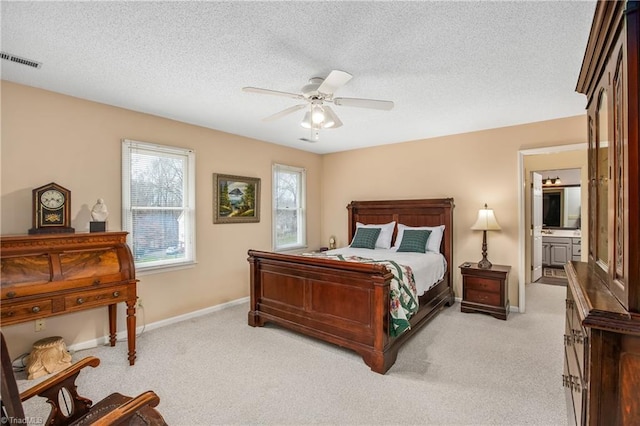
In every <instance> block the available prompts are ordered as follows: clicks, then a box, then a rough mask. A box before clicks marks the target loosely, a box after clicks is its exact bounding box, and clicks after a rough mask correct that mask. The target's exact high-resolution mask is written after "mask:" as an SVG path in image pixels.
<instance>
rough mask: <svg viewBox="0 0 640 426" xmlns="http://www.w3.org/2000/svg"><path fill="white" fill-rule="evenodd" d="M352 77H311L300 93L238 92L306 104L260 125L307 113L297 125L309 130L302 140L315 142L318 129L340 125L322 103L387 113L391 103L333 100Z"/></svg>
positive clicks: (334, 73)
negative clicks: (284, 98)
mask: <svg viewBox="0 0 640 426" xmlns="http://www.w3.org/2000/svg"><path fill="white" fill-rule="evenodd" d="M352 77H353V76H352V75H351V74H349V73H348V72H344V71H339V70H333V71H331V72H330V73H329V75H328V76H327V77H326V78H322V77H313V78H311V79H310V80H309V83H308V84H306V85H305V86H303V87H302V90H301V92H302V93H290V92H281V91H277V90H270V89H261V88H259V87H243V88H242V90H243V91H245V92H251V93H262V94H266V95H276V96H285V97H288V98H293V99H300V100H304V101H306V103H303V104H299V105H294V106H292V107H289V108H287V109H285V110H282V111H280V112H277V113H275V114H273V115H270V116H268V117H266V118H263V119H262V120H263V121H274V120H277V119H278V118H281V117H284V116H285V115H288V114H291V113H294V112H296V111H300V110H301V109H305V108H308V109H307V112H306V113H305V114H304V118H303V119H302V122H301V123H300V125H301V126H302V127H305V128H307V129H311V135H312V140H309V139H302V140H305V141H309V142H315V141H317V140H318V139H319V131H320V129H335V128H337V127H340V126H342V121H340V119H339V118H338V116H337V115H336V114H335V113H334V112H333V109H331V108H330V107H329V105H326V103H333V104H334V105H338V106H353V107H359V108H372V109H380V110H386V111H388V110H390V109H392V108H393V102H392V101H381V100H377V99H361V98H336V97H334V96H333V94H334V93H335V91H336V90H338V89H339V88H340V87H342V86H344V85H345V84H346V83H347V82H348V81H349V80H351V78H352Z"/></svg>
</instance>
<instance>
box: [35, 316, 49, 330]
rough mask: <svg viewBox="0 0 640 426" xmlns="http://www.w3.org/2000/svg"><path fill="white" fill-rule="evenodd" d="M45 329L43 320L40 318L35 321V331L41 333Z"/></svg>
mask: <svg viewBox="0 0 640 426" xmlns="http://www.w3.org/2000/svg"><path fill="white" fill-rule="evenodd" d="M45 328H47V325H46V323H45V321H44V318H40V319H37V320H36V331H42V330H44V329H45Z"/></svg>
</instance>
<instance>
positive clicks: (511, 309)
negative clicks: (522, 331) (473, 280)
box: [454, 297, 520, 312]
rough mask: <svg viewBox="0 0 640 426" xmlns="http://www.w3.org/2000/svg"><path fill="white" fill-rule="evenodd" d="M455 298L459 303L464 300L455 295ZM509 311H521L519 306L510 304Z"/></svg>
mask: <svg viewBox="0 0 640 426" xmlns="http://www.w3.org/2000/svg"><path fill="white" fill-rule="evenodd" d="M454 299H455V301H456V302H457V303H460V302H462V297H455V298H454ZM509 312H520V308H518V307H517V306H509Z"/></svg>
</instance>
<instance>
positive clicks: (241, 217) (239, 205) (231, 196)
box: [213, 173, 260, 223]
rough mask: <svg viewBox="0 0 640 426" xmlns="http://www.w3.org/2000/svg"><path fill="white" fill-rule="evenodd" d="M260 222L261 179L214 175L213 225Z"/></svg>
mask: <svg viewBox="0 0 640 426" xmlns="http://www.w3.org/2000/svg"><path fill="white" fill-rule="evenodd" d="M247 222H260V179H259V178H252V177H244V176H233V175H223V174H219V173H214V174H213V223H247Z"/></svg>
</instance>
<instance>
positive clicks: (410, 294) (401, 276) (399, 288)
mask: <svg viewBox="0 0 640 426" xmlns="http://www.w3.org/2000/svg"><path fill="white" fill-rule="evenodd" d="M323 257H326V258H327V259H335V260H344V261H347V262H360V263H375V264H378V265H384V266H386V267H387V269H388V270H389V271H391V273H392V274H393V279H392V280H391V283H390V286H389V293H390V294H389V299H390V306H389V311H390V313H391V324H390V327H389V335H391V336H392V337H395V336H399V335H400V334H402V333H403V332H404V331H405V330H408V329H410V328H411V324H410V323H409V319H410V318H411V317H412V316H413V314H415V313H416V312H417V311H418V306H419V302H418V296H417V292H416V283H415V280H414V279H413V272H412V271H411V267H409V266H406V265H400V264H398V263H396V262H394V261H393V260H373V259H367V258H364V257H359V256H343V255H341V254H337V255H326V256H323Z"/></svg>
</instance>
